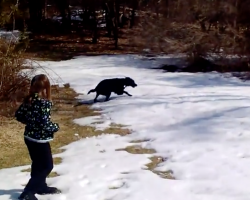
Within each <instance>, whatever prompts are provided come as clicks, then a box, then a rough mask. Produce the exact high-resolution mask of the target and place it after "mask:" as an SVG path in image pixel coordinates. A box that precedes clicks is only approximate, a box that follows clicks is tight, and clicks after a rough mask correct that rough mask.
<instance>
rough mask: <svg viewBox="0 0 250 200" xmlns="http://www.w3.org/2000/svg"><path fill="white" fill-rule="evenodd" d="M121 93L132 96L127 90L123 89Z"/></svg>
mask: <svg viewBox="0 0 250 200" xmlns="http://www.w3.org/2000/svg"><path fill="white" fill-rule="evenodd" d="M123 93H125V94H126V95H128V96H130V97H131V96H132V95H131V94H129V93H128V92H126V91H123Z"/></svg>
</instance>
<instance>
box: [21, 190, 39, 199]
mask: <svg viewBox="0 0 250 200" xmlns="http://www.w3.org/2000/svg"><path fill="white" fill-rule="evenodd" d="M18 199H19V200H38V199H37V198H36V196H35V194H33V193H31V192H25V191H24V192H23V193H22V194H21V195H20V196H19V197H18Z"/></svg>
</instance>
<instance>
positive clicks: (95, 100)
mask: <svg viewBox="0 0 250 200" xmlns="http://www.w3.org/2000/svg"><path fill="white" fill-rule="evenodd" d="M98 96H99V94H98V93H96V96H95V99H94V102H97V98H98Z"/></svg>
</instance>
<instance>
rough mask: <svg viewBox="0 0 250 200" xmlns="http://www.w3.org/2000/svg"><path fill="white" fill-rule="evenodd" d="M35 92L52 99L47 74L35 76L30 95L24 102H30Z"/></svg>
mask: <svg viewBox="0 0 250 200" xmlns="http://www.w3.org/2000/svg"><path fill="white" fill-rule="evenodd" d="M35 93H37V94H38V95H39V96H40V97H42V98H45V99H48V100H50V101H51V85H50V81H49V79H48V77H47V76H46V75H45V74H39V75H36V76H34V77H33V79H32V80H31V84H30V91H29V95H28V96H27V97H26V98H24V103H26V104H30V103H31V100H32V97H33V96H34V94H35Z"/></svg>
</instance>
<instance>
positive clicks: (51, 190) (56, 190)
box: [37, 187, 61, 195]
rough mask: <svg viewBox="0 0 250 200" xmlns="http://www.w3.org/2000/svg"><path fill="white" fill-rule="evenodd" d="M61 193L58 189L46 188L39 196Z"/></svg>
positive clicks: (39, 192)
mask: <svg viewBox="0 0 250 200" xmlns="http://www.w3.org/2000/svg"><path fill="white" fill-rule="evenodd" d="M60 193H61V190H59V189H57V188H56V187H46V188H43V189H41V190H40V191H38V192H37V194H39V195H46V194H60Z"/></svg>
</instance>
